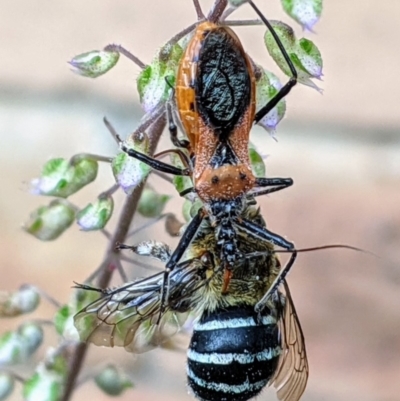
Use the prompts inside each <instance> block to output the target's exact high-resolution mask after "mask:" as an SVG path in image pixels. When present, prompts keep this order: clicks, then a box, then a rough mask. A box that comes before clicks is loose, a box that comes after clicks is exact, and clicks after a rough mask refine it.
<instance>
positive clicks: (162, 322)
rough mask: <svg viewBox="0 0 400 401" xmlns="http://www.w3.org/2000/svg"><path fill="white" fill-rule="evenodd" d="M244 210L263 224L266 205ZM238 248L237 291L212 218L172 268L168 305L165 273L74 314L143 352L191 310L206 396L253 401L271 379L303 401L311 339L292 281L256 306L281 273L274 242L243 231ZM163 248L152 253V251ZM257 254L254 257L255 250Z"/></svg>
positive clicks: (192, 370) (193, 363)
mask: <svg viewBox="0 0 400 401" xmlns="http://www.w3.org/2000/svg"><path fill="white" fill-rule="evenodd" d="M243 216H244V217H245V218H247V219H249V220H250V221H253V222H254V223H257V224H259V225H260V226H264V225H265V223H264V221H263V219H262V217H261V215H260V214H259V210H258V209H257V208H255V207H253V206H246V208H245V210H244V213H243ZM237 234H238V239H239V241H238V252H240V253H242V254H243V255H246V257H245V258H243V259H241V260H240V261H238V263H237V264H235V265H234V270H233V273H234V274H233V276H232V279H231V282H230V287H229V292H227V293H225V294H224V293H223V291H222V289H223V287H224V268H223V266H222V265H221V255H220V253H219V251H218V249H219V248H218V246H217V243H216V237H215V233H214V228H213V227H212V225H211V224H210V222H209V220H208V219H204V220H203V222H202V223H201V225H200V228H199V230H198V231H197V233H196V236H195V238H194V239H193V241H192V242H191V245H190V247H189V248H188V250H187V251H186V254H185V256H184V258H183V259H184V261H183V262H181V263H179V264H178V265H177V266H176V268H175V269H174V270H173V271H172V272H171V273H170V276H169V282H168V286H167V291H168V297H167V304H166V305H164V306H165V307H164V306H163V304H162V299H163V297H162V293H163V288H164V275H163V273H158V274H155V275H154V276H151V277H148V278H145V279H142V280H137V281H135V282H133V283H126V284H124V285H123V286H121V287H119V288H115V289H110V290H97V289H94V288H92V287H88V286H84V285H83V286H80V288H83V289H87V290H95V291H98V292H100V293H101V294H102V296H101V298H100V299H99V300H97V301H95V302H93V303H91V304H89V305H88V306H86V307H85V308H84V309H83V310H82V311H81V312H79V313H78V314H77V315H76V316H75V326H76V328H77V329H78V332H79V333H80V336H81V339H82V340H83V341H90V342H92V343H94V344H96V345H103V346H111V347H112V346H123V347H125V348H126V349H127V350H128V351H130V352H135V353H141V352H144V351H148V350H149V349H151V348H154V347H155V346H157V345H159V344H161V343H162V342H164V341H165V340H167V339H168V338H170V337H171V336H172V335H174V334H175V333H177V332H178V331H179V329H180V328H181V327H182V325H183V324H184V323H185V321H186V319H187V318H188V317H189V316H194V315H195V316H198V320H197V322H196V323H195V325H194V330H193V335H192V338H191V341H190V345H189V349H188V355H187V361H188V362H187V377H188V384H189V386H190V388H191V389H192V391H193V393H194V395H195V396H196V397H197V398H198V399H199V400H202V401H221V400H224V401H238V400H240V401H246V400H249V399H250V398H252V397H254V396H256V395H257V394H259V393H260V391H262V389H263V388H264V387H265V386H267V385H274V386H275V387H277V389H278V398H279V399H280V400H282V401H298V400H299V399H300V396H301V394H302V393H303V391H304V388H305V385H306V382H307V377H308V364H307V358H306V352H305V345H304V338H303V335H302V332H301V327H300V323H299V321H298V318H297V315H296V312H295V309H294V305H293V302H292V299H291V296H290V292H289V288H288V286H287V284H286V281H285V280H283V286H284V291H281V290H276V291H274V292H273V293H272V294H271V296H270V297H268V300H267V301H266V303H265V306H264V308H263V309H262V311H260V312H257V311H256V305H257V303H258V302H259V301H260V299H262V298H263V297H264V295H265V294H266V293H267V292H268V291H269V290H270V289H271V286H272V284H273V283H274V282H275V279H276V278H277V277H278V275H279V273H280V271H281V265H280V262H279V259H278V258H277V256H276V254H275V253H274V247H273V245H272V244H271V243H269V242H268V241H258V240H257V239H256V238H254V237H252V236H251V235H248V233H246V232H245V231H238V233H237ZM151 247H155V248H156V249H154V251H150V252H149V249H150V248H151ZM132 250H134V251H135V252H137V253H139V254H140V253H142V254H145V255H151V256H153V257H154V256H156V257H157V255H161V256H160V258H161V259H162V260H163V261H165V260H167V259H168V253H169V250H168V248H167V247H165V246H163V245H160V244H159V243H155V242H151V241H148V242H146V243H144V246H136V247H132ZM253 253H254V256H252V254H253Z"/></svg>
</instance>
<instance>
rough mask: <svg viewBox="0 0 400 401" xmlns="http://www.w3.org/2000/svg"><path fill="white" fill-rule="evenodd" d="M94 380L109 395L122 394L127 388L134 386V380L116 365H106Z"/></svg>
mask: <svg viewBox="0 0 400 401" xmlns="http://www.w3.org/2000/svg"><path fill="white" fill-rule="evenodd" d="M94 380H95V382H96V384H97V385H98V386H99V387H100V388H101V389H102V390H103V391H104V392H105V393H106V394H108V395H114V396H115V395H120V394H122V393H123V392H124V391H125V390H126V389H127V388H132V387H133V382H132V380H131V379H130V378H129V377H128V376H127V375H126V374H124V373H123V372H122V371H120V370H119V369H117V368H116V367H115V366H114V365H108V366H106V367H105V368H104V369H103V370H102V371H101V372H100V373H99V374H98V375H97V376H96V377H95V378H94Z"/></svg>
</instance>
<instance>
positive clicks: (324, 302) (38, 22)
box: [0, 0, 400, 401]
mask: <svg viewBox="0 0 400 401" xmlns="http://www.w3.org/2000/svg"><path fill="white" fill-rule="evenodd" d="M209 3H210V2H208V3H207V2H206V4H209ZM258 3H260V6H261V7H262V8H263V10H265V11H268V12H269V13H268V16H270V17H271V18H276V19H281V18H282V19H285V17H284V16H283V13H282V12H281V11H280V10H279V4H278V1H275V2H270V3H271V5H270V4H268V5H265V4H262V2H258ZM205 9H206V7H205ZM399 12H400V3H399V2H397V1H395V0H388V1H386V2H380V3H379V4H377V3H370V2H363V1H361V0H353V1H352V2H345V1H339V0H338V1H331V2H326V7H325V10H324V16H323V18H322V20H321V22H320V23H319V24H318V25H317V26H316V31H317V32H318V36H316V37H314V36H313V37H312V39H313V40H315V42H316V43H317V45H318V47H319V48H320V49H321V51H322V53H323V58H324V62H325V72H324V73H325V82H324V83H321V86H322V87H323V88H324V90H325V92H324V95H323V96H320V95H319V94H318V93H316V92H315V91H312V90H310V89H308V88H304V87H296V88H295V90H294V91H293V93H292V94H291V95H290V99H289V100H288V117H287V119H286V122H285V123H284V124H283V125H282V127H281V128H280V129H279V132H278V138H279V143H276V142H274V141H273V140H271V139H270V138H268V137H267V135H265V134H264V133H262V131H260V130H255V131H256V133H255V134H254V135H253V138H255V142H257V144H258V145H259V148H260V150H262V151H263V153H264V154H268V155H269V156H270V157H268V159H267V171H268V174H269V175H271V176H291V177H293V178H294V180H295V186H294V187H293V188H290V189H288V190H285V191H283V192H281V193H277V194H274V195H273V196H271V197H269V198H267V199H263V200H262V201H261V202H260V204H261V207H262V210H263V213H264V215H265V216H266V219H267V222H268V225H269V227H270V228H271V230H273V231H275V232H278V233H281V234H284V235H286V236H287V237H288V238H289V239H290V240H293V241H294V242H295V243H296V245H297V246H298V247H309V246H315V245H323V244H329V243H343V244H351V245H355V246H359V247H361V248H363V249H366V250H369V251H371V252H374V253H376V254H378V255H379V256H380V257H379V258H376V257H374V256H371V255H368V254H363V253H359V252H352V251H346V250H330V251H319V252H314V253H305V254H301V255H300V256H299V260H298V262H297V263H296V266H295V268H294V270H293V272H292V273H291V275H290V277H289V284H290V287H291V289H292V295H293V298H294V301H295V304H296V307H297V311H298V313H299V316H300V319H301V323H302V326H303V330H304V334H305V337H306V343H307V349H308V355H309V362H310V369H311V373H310V380H309V385H308V388H307V390H306V393H305V395H304V397H303V399H304V401H317V400H318V401H320V400H324V401H347V400H354V401H358V400H360V401H361V400H362V401H396V400H398V399H399V393H400V382H399V379H398V378H399V374H400V311H399V305H400V267H399V261H400V254H399V253H400V250H399V249H400V247H399V241H400V212H399V204H400V190H399V188H400V153H399V151H400V146H399V143H400V141H399V135H398V129H399V125H400V120H399V116H400V114H399V113H398V105H399V98H398V96H399V93H400V91H399V88H398V83H399V79H398V74H397V68H398V65H399V56H398V52H397V51H396V50H395V49H396V48H397V47H396V44H397V39H398V37H399V33H398V20H399V18H398V17H399ZM239 16H245V17H246V18H252V17H253V15H252V13H251V11H249V10H243V11H241V12H240V13H239V14H238V17H239ZM194 18H195V14H194V12H193V9H192V5H191V2H190V1H187V2H183V1H177V0H175V1H172V0H171V1H169V2H162V1H154V0H153V1H149V2H146V7H143V6H141V5H139V3H138V2H135V1H129V2H128V1H124V2H119V3H118V5H116V3H115V2H110V1H105V0H86V1H84V2H81V1H79V2H78V1H69V2H67V1H58V2H43V1H29V2H28V1H26V0H19V1H14V2H8V3H7V4H3V5H2V7H1V13H0V36H1V37H2V38H6V40H2V41H1V44H0V48H1V54H2V59H3V62H2V63H1V64H0V135H1V143H2V146H1V147H0V152H1V159H0V160H1V167H2V172H3V173H2V174H1V186H2V197H1V199H0V202H1V204H0V223H1V227H2V241H1V244H0V256H1V261H2V263H1V265H0V273H1V277H2V283H1V287H2V289H14V288H17V287H18V286H19V285H20V284H21V283H24V282H30V283H33V284H35V285H38V286H40V287H42V288H44V289H46V290H47V291H48V292H49V293H50V294H51V295H53V296H54V297H56V298H57V299H59V300H60V302H66V301H67V300H68V296H69V293H70V286H71V284H72V282H73V281H74V280H75V281H78V282H79V281H83V280H84V279H85V278H86V277H87V276H88V275H89V274H90V273H91V272H92V271H93V270H94V268H95V267H97V266H98V264H99V263H100V261H101V259H102V256H103V252H104V249H105V245H106V239H105V238H104V237H103V236H101V235H100V234H97V233H93V234H83V233H80V232H78V230H77V229H76V228H73V229H70V230H69V232H67V233H66V234H65V235H63V236H62V237H61V238H60V239H59V240H57V241H55V242H52V243H40V242H38V241H36V240H34V239H33V238H31V237H29V236H28V235H26V234H24V233H23V232H22V230H21V229H20V225H21V222H22V221H24V220H26V218H27V216H28V214H29V213H30V211H31V210H33V209H34V208H35V207H37V206H38V205H40V204H45V203H47V202H48V200H47V199H43V198H42V199H40V198H35V197H33V196H32V195H30V194H29V191H28V184H27V182H29V180H30V179H31V178H32V177H35V176H37V175H38V174H39V172H40V168H41V165H42V164H43V162H44V161H45V160H47V159H48V158H49V157H54V156H64V157H69V156H71V155H73V154H74V153H77V152H81V151H90V152H92V153H101V154H106V155H112V154H114V153H115V151H116V147H115V144H114V143H113V141H112V139H111V138H110V137H109V134H108V133H107V132H106V130H105V129H104V127H103V126H102V122H101V119H102V117H103V115H104V114H107V116H109V117H111V119H112V121H113V122H115V124H116V126H117V128H118V129H119V130H120V132H121V134H126V133H128V132H130V131H131V130H132V129H133V128H134V127H135V125H136V124H137V120H136V119H135V118H134V116H133V114H135V115H137V113H138V112H137V110H136V109H135V108H134V106H135V105H134V99H136V94H135V93H136V90H135V83H134V79H135V77H136V75H137V73H138V70H137V68H135V67H134V66H132V65H131V64H129V62H127V61H124V62H121V63H120V64H121V65H119V66H118V67H117V68H116V70H115V71H113V72H112V73H110V74H108V75H107V76H105V77H103V78H102V79H99V80H96V81H90V80H85V79H80V78H79V77H76V76H74V75H72V74H70V73H69V72H68V69H67V67H66V65H65V60H67V59H68V58H70V57H71V56H73V55H75V54H77V53H80V52H83V51H86V50H90V49H94V48H100V47H102V46H104V45H105V44H107V43H109V42H117V43H123V44H124V45H125V46H126V47H128V48H129V49H131V50H132V51H133V52H134V53H135V54H137V55H138V56H139V57H140V58H142V59H143V60H144V61H148V60H150V59H151V57H152V54H153V52H154V49H155V48H156V47H157V46H159V45H160V44H162V43H163V42H165V41H166V40H167V39H168V38H169V37H170V36H172V35H173V34H174V33H176V32H177V31H179V30H180V29H181V28H183V27H185V26H187V25H189V24H190V23H192V22H193V21H194ZM285 20H286V21H287V20H288V19H287V18H286V19H285ZM292 25H294V24H292ZM237 31H238V33H239V35H240V37H241V38H243V41H244V43H245V45H246V48H248V49H249V53H250V54H251V55H252V56H253V57H254V58H255V59H256V60H257V61H260V62H263V64H264V65H266V66H268V65H271V64H270V62H269V60H268V57H267V55H266V52H265V50H263V49H262V39H261V38H262V32H263V31H262V28H254V27H245V28H240V29H237ZM297 31H298V34H299V35H300V34H301V32H300V30H297ZM254 37H257V41H258V43H257V44H256V43H255V42H256V40H254ZM308 37H310V35H308ZM253 42H254V43H253ZM130 113H131V114H132V115H130ZM155 180H156V181H155V182H156V183H157V188H159V187H160V190H161V185H164V188H165V191H167V192H169V193H171V194H172V193H173V191H172V189H171V188H170V187H169V186H167V185H166V184H164V183H163V182H162V181H161V180H160V179H155ZM111 183H112V176H111V174H110V172H109V170H108V169H107V167H103V168H102V171H101V174H100V177H99V178H98V180H97V182H96V183H95V184H94V185H92V186H91V187H89V188H86V189H85V190H84V191H82V194H78V195H77V196H75V197H74V198H73V201H74V202H75V203H76V204H79V205H84V204H85V203H87V202H88V201H91V200H92V199H94V198H95V196H96V195H97V194H98V193H99V192H100V191H101V190H103V189H104V188H106V187H107V186H108V185H110V184H111ZM119 199H120V200H121V199H122V198H121V197H120V198H119ZM176 205H177V203H170V204H169V206H168V208H167V209H168V210H169V211H174V210H177V206H176ZM178 210H179V209H178ZM161 231H162V226H161V225H160V226H159V227H156V228H155V229H153V230H152V231H147V232H145V233H143V234H142V237H141V238H148V237H150V236H151V237H152V238H156V237H157V239H159V240H165V241H167V242H168V243H170V244H171V245H173V244H174V243H175V242H174V241H173V240H171V239H170V238H168V237H167V236H166V235H165V234H162V235H161V234H160V232H161ZM139 239H140V238H139V237H138V240H139ZM135 240H136V239H135ZM136 274H139V273H136ZM140 274H141V275H144V274H146V272H144V271H140ZM53 311H54V310H53V309H52V308H51V307H50V306H46V305H43V307H41V309H40V313H39V316H41V317H47V318H49V317H50V316H51V315H52V313H53ZM1 323H2V328H3V329H6V328H9V327H15V325H16V322H14V321H2V322H1ZM47 334H48V341H47V342H46V345H55V344H56V341H57V340H56V338H55V336H54V335H52V331H51V330H50V329H48V330H47ZM177 341H178V342H179V346H180V347H181V349H182V350H184V349H185V342H187V341H188V339H187V337H184V336H179V338H177ZM184 359H185V356H184V351H181V352H172V351H166V350H155V351H152V352H150V353H148V354H144V355H140V356H138V357H136V356H132V355H128V354H126V353H125V352H124V350H117V349H112V350H108V349H107V350H100V349H92V350H91V352H90V355H89V358H88V361H87V366H95V365H96V364H98V363H102V362H104V361H105V360H107V361H113V362H116V363H119V364H121V365H122V366H125V367H129V370H130V372H131V374H132V377H133V378H134V381H135V384H136V389H135V390H134V391H129V392H127V394H125V395H124V396H123V397H121V398H120V399H121V400H131V399H137V400H141V401H142V400H143V401H146V400H157V399H163V400H165V401H169V400H190V399H192V398H191V396H189V395H187V391H186V388H185V366H184ZM18 390H19V389H18V388H17V392H16V393H15V395H14V396H13V397H12V398H11V399H12V400H19V399H21V396H20V395H19V394H18ZM88 396H91V397H95V399H96V400H105V399H108V398H107V397H105V396H103V395H102V394H101V393H100V391H99V390H97V389H96V388H94V386H92V385H91V384H86V385H83V386H82V387H81V388H79V390H77V392H76V393H75V395H74V397H73V400H74V401H80V400H86V399H87V397H88ZM259 399H260V400H274V399H275V396H274V392H273V391H271V390H269V391H267V392H265V393H264V394H263V395H262V396H261V397H259ZM38 401H40V400H38Z"/></svg>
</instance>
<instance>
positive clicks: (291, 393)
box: [271, 280, 309, 401]
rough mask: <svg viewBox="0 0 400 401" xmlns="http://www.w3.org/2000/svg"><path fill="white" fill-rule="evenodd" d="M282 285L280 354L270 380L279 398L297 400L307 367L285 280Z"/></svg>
mask: <svg viewBox="0 0 400 401" xmlns="http://www.w3.org/2000/svg"><path fill="white" fill-rule="evenodd" d="M283 285H284V288H285V293H286V303H285V309H284V313H283V316H282V318H281V319H280V322H279V325H280V330H281V336H282V355H281V357H280V360H279V365H278V368H277V370H276V372H275V375H274V377H273V378H272V381H271V382H272V383H273V384H274V386H275V387H276V389H277V395H278V398H279V400H281V401H298V400H299V399H300V397H301V395H302V394H303V392H304V390H305V388H306V385H307V380H308V373H309V367H308V361H307V353H306V346H305V342H304V335H303V331H302V329H301V326H300V322H299V319H298V316H297V313H296V309H295V307H294V304H293V300H292V296H291V294H290V290H289V286H288V284H287V282H286V280H285V281H283Z"/></svg>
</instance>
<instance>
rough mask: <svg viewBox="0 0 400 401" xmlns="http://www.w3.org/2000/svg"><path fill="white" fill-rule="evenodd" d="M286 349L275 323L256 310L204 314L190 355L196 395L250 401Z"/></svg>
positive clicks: (218, 400)
mask: <svg viewBox="0 0 400 401" xmlns="http://www.w3.org/2000/svg"><path fill="white" fill-rule="evenodd" d="M280 353H281V344H280V337H279V329H278V326H277V322H276V319H275V318H274V317H272V316H271V315H269V314H263V316H262V318H261V322H258V321H257V315H256V313H255V312H254V309H253V308H250V307H249V308H238V307H235V308H230V309H223V310H218V311H215V312H213V313H212V314H209V313H205V314H204V315H203V316H202V318H201V319H200V321H199V322H198V323H197V324H196V326H195V328H194V331H193V336H192V339H191V342H190V345H189V350H188V365H187V375H188V382H189V386H190V387H191V388H192V390H193V393H194V395H195V396H196V397H197V398H198V399H200V400H205V401H245V400H248V399H250V398H252V397H254V396H256V395H257V394H258V393H259V392H260V391H261V390H262V389H263V388H264V387H265V386H266V384H267V383H268V381H269V380H270V378H271V376H272V375H273V374H274V372H275V370H276V368H277V364H278V360H279V355H280Z"/></svg>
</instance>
